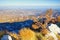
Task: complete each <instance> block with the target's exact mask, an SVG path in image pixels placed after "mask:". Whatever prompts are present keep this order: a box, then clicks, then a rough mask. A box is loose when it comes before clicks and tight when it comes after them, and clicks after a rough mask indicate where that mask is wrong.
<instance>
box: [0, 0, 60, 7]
mask: <svg viewBox="0 0 60 40" xmlns="http://www.w3.org/2000/svg"><path fill="white" fill-rule="evenodd" d="M9 6H11V7H13V6H18V7H55V8H58V7H59V8H60V0H0V7H9Z"/></svg>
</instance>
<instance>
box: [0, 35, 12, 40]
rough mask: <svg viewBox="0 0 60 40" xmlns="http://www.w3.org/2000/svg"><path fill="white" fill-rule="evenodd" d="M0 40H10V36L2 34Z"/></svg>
mask: <svg viewBox="0 0 60 40" xmlns="http://www.w3.org/2000/svg"><path fill="white" fill-rule="evenodd" d="M1 40H12V38H11V36H9V35H3V37H2V38H1Z"/></svg>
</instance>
